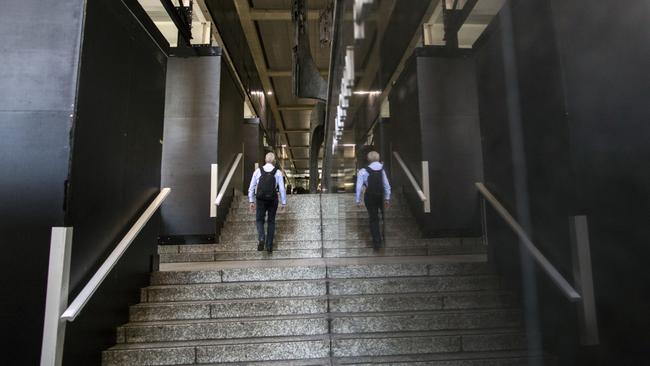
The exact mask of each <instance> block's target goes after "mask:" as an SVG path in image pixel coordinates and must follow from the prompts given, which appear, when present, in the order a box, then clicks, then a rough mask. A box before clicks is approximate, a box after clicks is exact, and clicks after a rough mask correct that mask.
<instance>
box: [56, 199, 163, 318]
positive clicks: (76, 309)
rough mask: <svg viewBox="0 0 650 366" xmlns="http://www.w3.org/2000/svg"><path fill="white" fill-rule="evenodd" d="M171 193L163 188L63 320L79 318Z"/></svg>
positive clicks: (79, 295)
mask: <svg viewBox="0 0 650 366" xmlns="http://www.w3.org/2000/svg"><path fill="white" fill-rule="evenodd" d="M170 191H171V188H163V189H162V190H161V191H160V193H158V196H156V198H155V199H154V200H153V201H152V202H151V203H150V204H149V207H147V209H146V210H145V211H144V212H143V213H142V215H140V217H139V218H138V220H137V221H136V222H135V224H133V226H132V227H131V229H129V231H128V232H127V233H126V235H124V237H123V238H122V240H120V242H119V243H118V244H117V246H116V247H115V249H113V251H112V252H111V254H110V255H109V256H108V258H106V260H105V261H104V263H102V265H101V266H100V267H99V269H98V270H97V272H95V274H94V275H93V276H92V278H91V279H90V280H89V281H88V283H86V285H85V286H84V288H83V289H82V290H81V292H79V294H78V295H77V297H76V298H75V299H74V300H73V301H72V303H71V304H70V306H68V308H67V309H66V310H65V311H64V312H63V315H61V319H62V320H67V321H70V322H72V321H74V320H75V319H76V318H77V316H78V315H79V313H80V312H81V310H82V309H83V308H84V306H85V305H86V304H87V303H88V300H90V298H91V297H92V296H93V294H94V293H95V291H97V289H98V288H99V286H100V285H101V284H102V282H103V281H104V279H106V276H108V273H109V272H110V271H111V270H112V269H113V267H115V265H116V264H117V262H118V261H119V260H120V258H121V257H122V255H123V254H124V252H126V250H127V249H128V248H129V246H130V245H131V243H132V242H133V240H134V239H135V238H136V237H137V236H138V234H139V233H140V231H141V230H142V228H143V227H144V226H145V225H146V224H147V223H148V222H149V219H151V216H153V214H154V213H155V212H156V210H157V209H158V207H160V205H161V204H162V203H163V201H164V200H165V198H167V195H169V192H170Z"/></svg>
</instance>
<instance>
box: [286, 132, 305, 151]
mask: <svg viewBox="0 0 650 366" xmlns="http://www.w3.org/2000/svg"><path fill="white" fill-rule="evenodd" d="M309 132H310V131H309V129H300V130H284V131H283V133H309ZM287 147H288V146H287Z"/></svg>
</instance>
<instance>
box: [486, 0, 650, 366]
mask: <svg viewBox="0 0 650 366" xmlns="http://www.w3.org/2000/svg"><path fill="white" fill-rule="evenodd" d="M616 5H617V4H613V3H610V2H607V1H596V2H589V3H579V4H578V3H571V2H563V1H555V0H536V1H528V2H516V3H513V4H512V6H511V12H512V24H513V32H512V34H511V35H506V36H513V37H514V55H515V60H516V69H517V70H516V71H517V74H516V80H517V88H518V91H519V103H518V106H519V109H520V112H521V121H522V127H523V136H522V141H523V144H524V153H525V160H524V161H525V168H526V172H525V177H526V189H527V190H528V192H529V198H530V205H529V206H528V210H529V211H530V219H531V228H530V232H531V235H532V237H533V240H534V241H535V242H536V243H537V244H538V245H539V246H540V249H541V250H542V251H543V252H544V253H545V254H546V255H547V256H548V257H549V259H550V260H551V261H552V262H553V263H554V264H555V265H556V266H558V267H559V269H560V271H562V272H563V273H565V274H566V275H567V277H568V278H571V277H570V274H571V272H570V251H569V240H568V224H567V220H568V217H569V216H570V215H577V214H586V215H587V217H588V220H589V224H590V240H591V251H592V260H593V268H594V285H595V291H596V298H597V299H596V300H597V310H598V314H599V321H600V330H601V346H599V347H592V348H581V347H579V345H578V338H577V328H576V327H575V316H576V313H575V310H574V309H573V308H572V307H571V306H569V305H568V304H567V302H566V300H565V299H564V298H563V297H561V296H560V295H559V294H558V293H557V290H555V288H554V287H553V286H550V285H549V283H548V281H547V280H546V278H545V276H544V275H542V274H539V275H538V283H537V285H538V287H539V295H540V300H539V301H540V309H541V313H540V316H541V319H542V324H543V329H542V331H543V335H544V340H545V343H546V346H547V350H548V351H550V352H553V353H554V354H555V355H556V356H558V357H559V361H560V364H566V365H577V364H580V365H583V364H584V365H595V364H602V365H609V364H640V363H643V362H645V360H647V358H648V349H647V342H648V339H647V328H648V326H650V324H648V321H649V320H648V319H650V318H649V317H648V316H647V314H646V313H647V310H646V308H647V303H648V301H649V299H648V296H647V294H648V293H649V292H648V285H647V284H648V283H649V282H650V278H649V277H648V276H647V271H645V270H644V268H645V263H646V258H648V256H649V254H650V252H649V251H648V249H647V248H648V247H647V245H646V244H647V238H648V235H650V233H649V232H648V230H647V217H648V215H647V212H648V209H649V208H650V207H649V200H648V198H647V197H650V192H649V189H648V187H650V173H648V169H645V166H644V164H645V163H644V162H645V160H644V157H645V156H650V151H649V150H648V149H649V148H648V144H647V141H648V138H649V137H650V128H649V127H648V124H647V121H648V120H650V110H649V109H648V108H647V105H646V104H647V103H646V102H645V99H647V98H646V96H647V86H648V85H650V79H649V77H650V76H648V75H649V74H648V73H647V71H646V69H647V61H646V60H648V59H650V57H649V56H650V45H649V44H648V42H647V39H648V37H649V36H650V34H649V33H648V32H649V30H648V27H647V26H645V24H646V23H647V21H648V19H650V9H648V7H647V3H646V2H643V1H633V2H628V3H626V4H625V6H624V7H621V8H619V7H616ZM618 5H620V4H618ZM502 13H503V12H502ZM502 21H504V18H503V14H502V15H501V17H500V18H498V19H496V22H494V23H493V24H492V25H491V26H490V28H489V29H488V33H489V36H488V37H484V39H483V40H482V41H481V42H480V44H481V45H480V47H479V50H478V57H477V70H478V78H477V79H478V81H479V95H480V106H481V108H480V109H481V110H480V114H481V130H482V137H483V154H484V155H483V156H484V160H485V176H486V182H487V183H488V186H489V188H490V189H492V190H494V191H495V192H496V193H497V196H499V198H500V199H501V200H503V201H504V202H505V203H506V206H508V208H510V209H511V210H513V212H516V211H515V207H517V202H516V201H515V198H514V191H515V189H514V185H513V183H512V178H513V172H512V170H513V169H512V165H511V164H510V165H504V166H502V167H500V166H499V160H504V161H507V160H510V162H512V160H513V156H512V152H511V151H509V149H510V144H509V141H510V137H511V136H510V133H511V131H510V129H509V128H508V117H509V116H508V109H507V104H506V103H505V102H504V101H505V99H506V96H507V89H506V87H505V85H504V61H503V58H502V55H503V52H504V48H503V47H504V44H503V38H502V37H503V36H504V34H503V33H502V32H503V29H502V23H501V22H502ZM509 71H512V70H509ZM506 72H508V70H506ZM504 121H505V122H504ZM646 160H647V159H646ZM646 165H647V164H646ZM499 224H500V223H499V220H496V221H492V222H491V224H490V225H489V229H488V233H489V236H490V239H491V241H490V243H491V244H492V243H494V242H495V241H497V242H498V244H497V245H498V246H499V247H501V246H503V245H504V244H507V243H508V241H510V242H513V241H512V240H511V239H510V240H508V238H507V236H505V235H502V234H501V233H500V231H501V232H503V229H499V227H498V226H496V225H499ZM495 227H496V229H497V230H495ZM504 249H505V250H504ZM504 249H499V248H497V251H498V252H499V253H497V254H496V256H495V258H496V259H497V261H496V263H497V264H498V265H499V267H500V269H501V270H503V269H504V268H505V269H506V271H505V272H503V273H504V274H507V275H508V276H516V275H517V274H518V273H517V272H516V271H514V270H513V268H515V267H516V263H517V262H518V259H517V258H516V257H514V256H512V255H507V254H504V253H506V252H508V251H509V250H510V249H509V248H508V247H506V248H504ZM508 267H510V269H508ZM558 327H562V329H563V331H564V332H565V334H566V336H565V337H557V336H556V331H557V329H558Z"/></svg>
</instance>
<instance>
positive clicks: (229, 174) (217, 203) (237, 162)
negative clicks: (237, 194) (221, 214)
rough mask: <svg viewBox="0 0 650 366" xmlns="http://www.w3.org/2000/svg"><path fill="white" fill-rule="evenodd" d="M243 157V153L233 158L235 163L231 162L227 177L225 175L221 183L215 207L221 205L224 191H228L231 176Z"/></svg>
mask: <svg viewBox="0 0 650 366" xmlns="http://www.w3.org/2000/svg"><path fill="white" fill-rule="evenodd" d="M243 155H244V154H243V153H238V154H237V157H235V161H233V162H232V165H231V166H230V170H229V171H228V175H226V179H225V180H224V181H223V184H222V185H221V189H220V190H219V193H218V194H217V199H216V200H215V201H214V204H215V205H217V206H219V205H220V204H221V200H223V196H225V195H226V190H227V189H228V186H230V181H231V180H232V177H233V175H235V171H236V170H237V167H238V166H239V162H240V161H241V159H242V156H243Z"/></svg>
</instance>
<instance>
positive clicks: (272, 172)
mask: <svg viewBox="0 0 650 366" xmlns="http://www.w3.org/2000/svg"><path fill="white" fill-rule="evenodd" d="M277 172H278V168H273V170H271V171H270V173H271V174H273V176H275V173H277Z"/></svg>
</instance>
